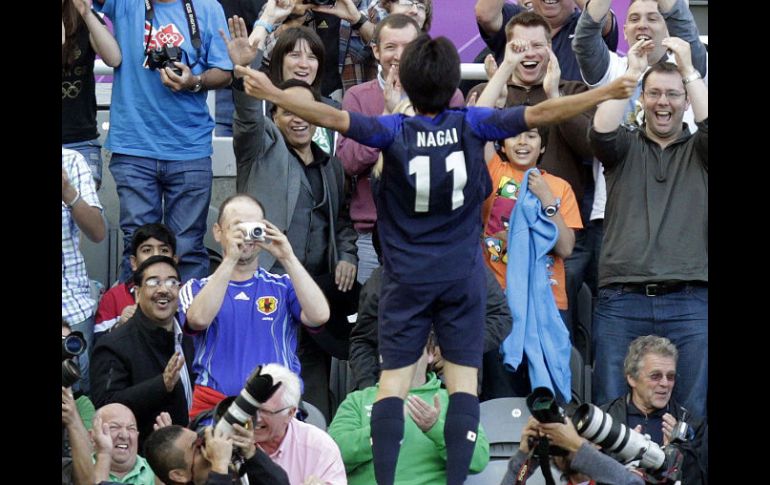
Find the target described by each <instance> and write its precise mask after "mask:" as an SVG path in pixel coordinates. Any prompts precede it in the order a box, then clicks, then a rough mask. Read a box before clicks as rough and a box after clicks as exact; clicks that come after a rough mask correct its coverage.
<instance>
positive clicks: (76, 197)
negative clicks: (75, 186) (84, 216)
mask: <svg viewBox="0 0 770 485" xmlns="http://www.w3.org/2000/svg"><path fill="white" fill-rule="evenodd" d="M75 192H76V193H77V195H76V196H75V198H74V199H72V202H69V203H67V202H65V203H64V205H66V206H67V209H72V208H73V207H75V204H77V203H78V201H79V200H80V192H79V191H77V190H76V191H75Z"/></svg>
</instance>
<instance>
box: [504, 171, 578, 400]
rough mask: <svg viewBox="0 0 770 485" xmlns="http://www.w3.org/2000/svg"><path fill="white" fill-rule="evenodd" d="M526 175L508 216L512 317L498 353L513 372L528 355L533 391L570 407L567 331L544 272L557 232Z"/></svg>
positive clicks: (509, 283)
mask: <svg viewBox="0 0 770 485" xmlns="http://www.w3.org/2000/svg"><path fill="white" fill-rule="evenodd" d="M533 170H537V169H536V168H532V169H529V170H527V172H526V173H525V174H524V179H523V180H522V183H521V188H520V189H519V197H518V200H517V201H516V205H515V206H514V208H513V211H512V212H511V218H510V221H511V222H510V231H509V232H508V268H507V273H506V281H507V284H506V289H505V293H506V297H507V299H508V306H510V308H511V314H512V315H513V329H512V330H511V334H510V335H508V337H507V338H506V339H505V340H504V341H503V343H502V344H501V346H500V351H501V353H502V354H503V364H504V365H505V367H506V368H508V369H509V370H516V368H517V367H518V366H519V364H521V361H522V355H523V353H524V352H526V353H527V361H528V363H529V380H530V382H531V384H532V389H535V388H537V387H541V386H542V387H547V388H549V389H550V390H551V391H552V392H554V393H556V392H558V393H559V394H560V397H561V398H562V399H563V400H564V401H565V402H569V401H570V400H571V398H572V392H571V380H572V374H571V372H570V365H569V364H570V355H571V350H572V345H571V343H570V340H569V331H567V327H566V326H565V325H564V322H563V321H562V319H561V315H560V314H559V309H558V308H557V307H556V302H555V301H554V297H553V292H552V290H551V283H550V278H549V276H548V269H547V255H548V252H549V251H551V249H552V248H553V247H554V245H555V244H556V240H557V238H558V236H559V230H558V228H557V227H556V224H554V223H553V221H551V219H550V218H548V217H547V216H546V215H545V214H544V213H543V211H542V209H541V203H540V200H539V199H538V198H537V196H536V195H535V194H533V193H531V192H530V191H529V187H528V180H529V173H530V172H531V171H533Z"/></svg>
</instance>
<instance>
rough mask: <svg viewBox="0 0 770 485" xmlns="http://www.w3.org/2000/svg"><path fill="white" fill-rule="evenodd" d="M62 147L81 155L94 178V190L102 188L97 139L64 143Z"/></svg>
mask: <svg viewBox="0 0 770 485" xmlns="http://www.w3.org/2000/svg"><path fill="white" fill-rule="evenodd" d="M62 146H63V147H64V148H69V149H70V150H75V151H76V152H78V153H80V154H81V155H83V158H85V159H86V162H88V166H89V168H90V169H91V175H92V176H93V177H94V182H95V183H96V190H99V187H101V186H102V146H101V145H100V144H99V139H98V138H94V139H93V140H86V141H77V142H74V143H64V144H63V145H62Z"/></svg>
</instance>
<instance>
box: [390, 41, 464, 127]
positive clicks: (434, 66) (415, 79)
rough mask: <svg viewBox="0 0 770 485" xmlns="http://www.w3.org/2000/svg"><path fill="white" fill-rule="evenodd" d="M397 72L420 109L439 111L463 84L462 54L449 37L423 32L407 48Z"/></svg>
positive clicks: (416, 106) (418, 109)
mask: <svg viewBox="0 0 770 485" xmlns="http://www.w3.org/2000/svg"><path fill="white" fill-rule="evenodd" d="M398 74H399V78H400V79H401V85H402V86H403V87H404V90H405V91H406V94H407V96H409V100H410V101H411V102H412V105H413V106H414V109H415V110H416V111H417V112H419V113H430V114H435V113H440V112H442V111H444V110H445V109H446V108H447V107H449V101H450V100H451V99H452V96H453V95H454V93H455V91H456V90H457V86H458V85H459V84H460V56H459V55H458V54H457V49H455V46H454V44H452V42H450V41H449V39H447V38H446V37H437V38H435V39H431V38H430V36H429V35H428V34H420V36H419V37H417V38H416V39H414V40H413V41H412V42H410V43H409V44H408V45H407V46H406V48H405V49H404V53H403V55H402V56H401V63H400V66H399V69H398Z"/></svg>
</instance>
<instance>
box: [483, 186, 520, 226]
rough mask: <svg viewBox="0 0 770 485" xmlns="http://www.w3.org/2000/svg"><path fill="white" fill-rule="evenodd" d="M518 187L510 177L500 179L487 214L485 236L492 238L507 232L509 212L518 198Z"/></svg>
mask: <svg viewBox="0 0 770 485" xmlns="http://www.w3.org/2000/svg"><path fill="white" fill-rule="evenodd" d="M519 188H520V185H519V184H518V183H517V182H516V181H515V180H513V179H512V178H510V177H502V178H501V179H500V183H499V184H498V186H497V191H496V192H495V200H494V202H493V203H492V210H491V211H490V213H489V224H487V235H489V236H494V235H495V234H497V233H498V232H500V231H507V230H508V223H509V220H510V218H511V211H513V206H515V205H516V200H517V199H518V197H519Z"/></svg>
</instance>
